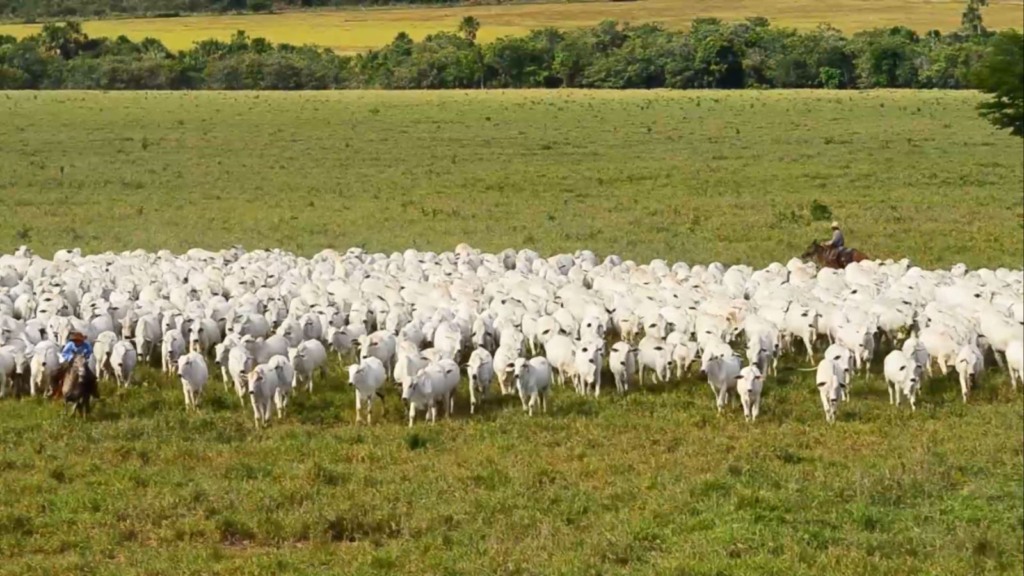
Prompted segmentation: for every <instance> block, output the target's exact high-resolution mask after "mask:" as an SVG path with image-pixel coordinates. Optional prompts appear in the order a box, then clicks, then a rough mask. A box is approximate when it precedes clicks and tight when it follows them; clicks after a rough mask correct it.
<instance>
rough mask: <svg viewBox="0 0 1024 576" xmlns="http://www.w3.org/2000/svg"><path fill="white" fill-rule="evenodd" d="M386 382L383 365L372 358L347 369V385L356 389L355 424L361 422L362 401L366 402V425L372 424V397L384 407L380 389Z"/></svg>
mask: <svg viewBox="0 0 1024 576" xmlns="http://www.w3.org/2000/svg"><path fill="white" fill-rule="evenodd" d="M386 380H387V372H385V370H384V364H383V363H382V362H381V361H380V360H378V359H377V358H374V357H373V356H370V357H367V358H364V359H362V360H361V361H360V362H359V363H358V364H352V365H350V366H349V367H348V384H349V386H352V387H353V388H355V389H356V423H357V424H358V423H360V422H362V421H363V415H362V410H363V401H364V400H365V401H366V423H367V424H372V423H373V397H374V396H377V397H379V398H380V400H381V407H382V408H383V406H384V395H383V394H382V393H381V391H380V389H381V387H382V386H383V385H384V382H385V381H386Z"/></svg>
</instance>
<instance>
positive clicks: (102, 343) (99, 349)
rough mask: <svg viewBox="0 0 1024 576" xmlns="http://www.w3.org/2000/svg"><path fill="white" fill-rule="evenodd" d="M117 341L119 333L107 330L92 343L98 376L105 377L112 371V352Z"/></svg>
mask: <svg viewBox="0 0 1024 576" xmlns="http://www.w3.org/2000/svg"><path fill="white" fill-rule="evenodd" d="M116 342H117V334H114V333H113V332H110V331H106V332H101V333H100V334H99V335H98V336H96V340H94V341H93V345H92V356H93V358H95V362H96V378H99V379H103V378H106V377H107V376H108V373H109V372H110V371H111V365H110V352H111V350H112V349H113V348H114V344H115V343H116Z"/></svg>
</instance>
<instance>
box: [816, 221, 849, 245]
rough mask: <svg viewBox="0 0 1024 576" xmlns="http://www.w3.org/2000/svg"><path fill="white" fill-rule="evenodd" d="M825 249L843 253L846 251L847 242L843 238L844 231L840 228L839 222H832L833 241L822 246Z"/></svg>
mask: <svg viewBox="0 0 1024 576" xmlns="http://www.w3.org/2000/svg"><path fill="white" fill-rule="evenodd" d="M822 246H823V247H825V248H832V249H834V250H838V251H839V252H843V251H844V250H845V249H846V240H845V238H843V231H842V230H841V229H840V228H839V222H835V221H833V222H832V239H831V240H829V241H828V242H825V243H823V244H822Z"/></svg>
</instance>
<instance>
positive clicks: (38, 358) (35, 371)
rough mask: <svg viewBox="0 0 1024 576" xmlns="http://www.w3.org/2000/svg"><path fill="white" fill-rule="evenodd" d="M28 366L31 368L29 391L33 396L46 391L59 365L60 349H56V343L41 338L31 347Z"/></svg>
mask: <svg viewBox="0 0 1024 576" xmlns="http://www.w3.org/2000/svg"><path fill="white" fill-rule="evenodd" d="M29 366H30V370H31V378H30V380H29V393H30V394H31V395H32V396H35V395H36V394H39V393H46V392H48V391H49V389H50V383H51V382H52V381H53V376H54V374H56V373H57V369H58V368H59V367H60V351H59V350H58V349H57V344H56V343H54V342H52V341H50V340H43V341H42V342H40V343H39V344H36V345H35V348H33V349H32V359H31V361H30V363H29Z"/></svg>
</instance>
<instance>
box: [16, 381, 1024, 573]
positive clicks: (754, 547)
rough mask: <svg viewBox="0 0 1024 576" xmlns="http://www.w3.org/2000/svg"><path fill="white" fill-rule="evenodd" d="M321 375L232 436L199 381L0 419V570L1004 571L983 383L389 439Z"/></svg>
mask: <svg viewBox="0 0 1024 576" xmlns="http://www.w3.org/2000/svg"><path fill="white" fill-rule="evenodd" d="M341 378H342V377H341V375H340V373H339V372H338V371H337V370H336V369H334V370H332V372H331V378H330V383H329V384H326V385H320V386H319V387H318V389H317V390H316V392H315V395H314V396H313V397H309V396H307V395H305V394H301V395H299V396H298V397H297V398H296V399H295V400H294V401H293V403H292V404H291V406H290V407H289V410H290V414H288V415H286V417H285V420H283V421H280V422H275V423H274V424H273V425H272V426H271V427H270V428H268V429H267V430H265V431H263V432H261V433H257V432H255V431H254V430H253V428H252V423H251V417H252V413H251V408H248V407H245V408H242V407H240V406H239V403H238V400H237V398H236V397H234V396H233V393H232V395H229V394H228V393H227V392H225V391H224V389H223V388H222V386H221V384H220V382H211V383H210V386H209V387H208V389H207V394H206V396H205V397H204V399H203V402H204V405H203V408H202V412H201V413H200V414H197V415H186V414H185V412H184V409H183V404H182V397H181V390H180V387H178V386H175V385H174V383H173V382H169V381H166V380H163V379H162V378H160V377H158V376H157V375H155V374H154V373H153V372H151V371H150V372H147V373H146V374H145V375H144V380H145V381H146V382H147V383H146V384H145V385H144V386H141V387H138V388H134V389H131V390H128V391H126V392H124V393H116V392H114V391H113V390H112V389H111V388H110V387H106V388H105V389H104V395H105V398H104V399H103V400H102V402H101V403H100V404H99V405H98V407H97V410H96V411H95V412H94V415H93V417H92V419H91V421H88V422H81V421H78V420H77V419H76V420H71V419H64V418H61V416H60V415H59V408H58V407H57V406H56V405H55V404H51V403H49V402H46V401H42V400H37V399H23V400H21V401H14V400H10V399H8V400H4V401H0V442H2V443H3V446H4V451H3V452H2V453H0V482H2V485H3V487H4V490H3V494H4V497H3V499H0V549H2V550H3V553H4V558H5V559H4V562H3V563H0V574H18V575H35V574H53V573H57V574H65V573H67V574H82V573H90V574H111V575H113V574H117V575H131V574H147V575H153V574H175V575H182V574H197V575H210V574H268V575H269V574H274V575H279V574H310V573H318V574H319V573H325V574H409V575H420V574H567V575H568V574H573V575H575V574H623V575H625V574H631V575H635V574H641V575H644V574H651V575H654V574H659V575H660V574H709V575H710V574H737V575H747V574H749V575H755V574H795V575H813V574H835V575H847V574H851V575H852V574H907V575H910V574H949V575H975V574H1019V573H1020V572H1021V569H1022V568H1024V556H1022V555H1021V546H1020V544H1021V540H1022V538H1024V526H1022V521H1021V518H1022V515H1024V508H1022V503H1021V491H1022V486H1024V476H1022V468H1021V461H1022V446H1021V440H1020V439H1021V436H1022V434H1024V426H1022V418H1021V411H1022V410H1024V403H1022V401H1021V395H1020V394H1019V393H1018V394H1013V393H1012V392H1011V391H1010V389H1009V386H1008V385H1007V381H1006V375H1005V373H1003V372H998V373H997V372H994V371H993V372H990V373H989V375H988V376H987V377H986V379H985V381H984V384H983V387H982V388H981V389H979V390H978V393H977V395H976V396H975V397H973V398H972V402H971V404H970V405H967V406H964V405H963V404H961V403H960V400H959V389H958V385H957V384H956V382H955V379H954V377H950V378H948V379H936V380H933V381H932V382H930V383H929V384H928V385H927V387H926V393H925V394H924V398H923V400H922V401H921V405H920V406H919V409H918V411H917V412H916V413H913V414H911V413H910V411H909V409H908V408H907V407H906V406H905V405H904V406H903V408H902V409H901V410H899V411H897V410H896V409H894V408H892V407H891V406H889V404H888V401H887V398H886V393H885V391H884V385H883V384H882V382H881V381H880V380H879V377H878V375H877V373H876V375H875V376H874V378H873V379H872V380H871V381H870V382H868V383H865V382H864V381H863V380H862V379H860V378H858V379H857V380H856V381H855V382H854V387H853V399H852V400H851V401H850V402H849V403H848V404H845V405H843V406H842V409H841V411H840V417H839V422H837V424H835V425H834V426H832V427H829V426H826V425H825V423H824V418H823V416H822V413H821V408H820V403H819V400H818V397H817V392H816V390H815V389H814V386H813V384H812V383H811V379H810V377H808V376H806V375H805V374H801V373H797V372H793V371H791V370H784V371H782V372H781V373H780V377H779V378H778V379H772V380H770V383H769V387H768V388H767V392H766V396H765V398H764V401H763V409H762V418H761V419H760V420H759V421H758V422H757V424H756V425H754V426H749V425H746V424H745V423H744V422H743V419H742V416H741V414H740V413H739V411H738V410H739V409H738V407H737V406H736V405H735V403H734V404H733V405H732V409H731V410H730V411H729V412H728V413H727V414H726V415H724V416H721V417H719V416H717V415H716V414H715V413H714V406H713V399H712V395H711V393H710V391H709V390H708V388H707V385H706V384H704V383H703V382H701V381H698V380H697V379H695V378H687V379H685V380H684V381H683V382H679V383H673V384H670V385H668V386H658V387H654V388H652V389H650V390H648V391H646V392H643V393H640V392H635V391H634V393H633V394H631V395H629V396H627V397H615V396H614V393H608V392H607V390H606V395H604V396H602V397H601V398H600V399H597V400H593V399H590V400H584V399H580V398H578V397H575V395H574V394H572V393H571V392H568V391H567V390H565V389H557V390H556V391H555V394H554V397H553V401H552V410H551V411H550V412H549V413H548V414H547V415H538V416H535V417H534V418H532V419H530V418H528V417H527V416H526V415H525V414H523V413H522V412H521V411H520V409H519V407H518V400H512V399H511V398H508V399H497V400H498V401H496V402H491V403H490V404H488V405H486V406H485V408H484V410H483V412H482V413H481V414H479V415H477V416H473V417H469V416H468V415H467V413H468V399H467V398H465V397H464V395H462V396H460V397H459V399H458V405H457V408H456V410H457V414H456V417H455V418H453V419H452V420H450V421H441V422H439V423H438V424H437V425H436V426H433V427H431V426H428V425H426V424H423V423H417V425H416V427H415V429H414V430H413V431H411V432H410V431H408V430H407V429H406V428H405V424H404V412H403V410H402V406H401V404H400V402H399V400H398V395H397V393H396V392H395V391H394V390H389V391H388V398H387V402H386V404H387V413H386V415H384V416H383V417H381V416H380V414H381V413H380V412H379V411H378V412H376V414H375V415H376V416H377V417H378V422H376V423H375V424H374V425H373V426H371V427H367V426H365V425H363V426H357V425H354V424H353V423H352V417H353V416H352V412H353V400H352V394H351V393H350V392H349V391H348V390H347V389H346V388H347V387H346V386H344V385H343V384H341V382H342V380H341Z"/></svg>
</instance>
